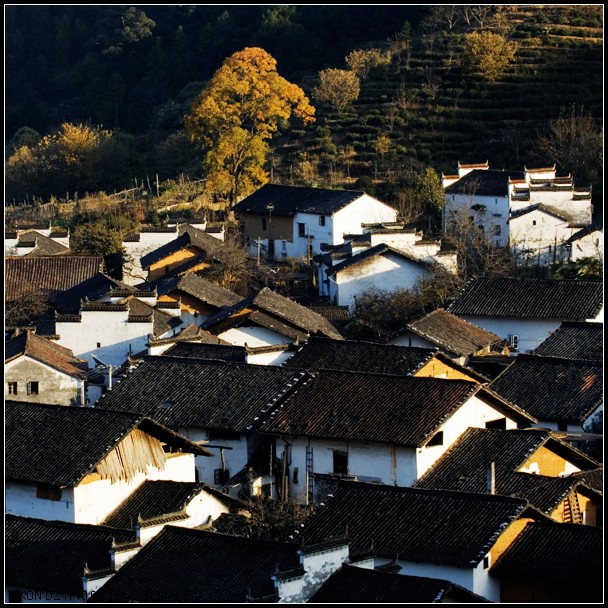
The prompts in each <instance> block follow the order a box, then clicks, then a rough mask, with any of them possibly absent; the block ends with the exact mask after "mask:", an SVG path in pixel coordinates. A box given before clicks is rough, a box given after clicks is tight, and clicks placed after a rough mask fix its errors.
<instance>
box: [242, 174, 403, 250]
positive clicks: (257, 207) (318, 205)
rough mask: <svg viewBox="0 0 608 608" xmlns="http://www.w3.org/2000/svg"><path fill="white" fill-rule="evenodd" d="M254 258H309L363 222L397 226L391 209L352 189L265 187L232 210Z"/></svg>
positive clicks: (359, 227) (358, 227)
mask: <svg viewBox="0 0 608 608" xmlns="http://www.w3.org/2000/svg"><path fill="white" fill-rule="evenodd" d="M234 211H235V213H236V214H237V216H238V218H239V221H240V222H241V225H242V226H243V230H244V234H245V237H246V238H247V239H248V243H249V245H248V250H249V252H250V255H251V256H254V257H255V256H258V255H259V256H262V257H270V258H272V259H274V258H278V259H281V258H294V257H299V258H305V257H307V258H309V259H310V258H311V257H312V256H313V255H316V254H318V253H321V251H322V248H321V245H322V244H324V245H338V244H340V243H342V242H343V241H344V235H346V234H360V233H361V232H362V225H363V224H377V223H382V222H394V221H395V220H396V218H397V211H396V209H394V208H393V207H391V206H390V205H387V204H386V203H382V202H381V201H379V200H377V199H375V198H373V197H371V196H369V195H368V194H365V193H364V192H356V191H350V190H328V189H324V188H303V187H295V186H278V185H275V184H267V185H266V186H263V187H262V188H260V189H259V190H258V191H256V192H254V193H253V194H251V195H250V196H248V197H247V198H245V199H244V200H242V201H241V202H240V203H238V204H237V205H236V206H235V207H234Z"/></svg>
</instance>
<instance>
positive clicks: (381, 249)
mask: <svg viewBox="0 0 608 608" xmlns="http://www.w3.org/2000/svg"><path fill="white" fill-rule="evenodd" d="M379 255H382V256H386V255H396V256H397V257H400V258H403V259H406V260H409V261H410V262H413V263H415V264H419V265H421V266H424V267H430V263H429V262H427V261H425V260H421V259H417V258H415V257H414V256H413V255H410V254H408V253H406V252H405V251H402V250H400V249H395V248H394V247H391V246H390V245H386V244H384V243H380V244H378V245H374V246H373V247H370V248H369V249H366V250H365V251H362V252H361V253H358V254H356V255H353V256H352V257H351V258H349V259H347V260H344V261H343V262H340V263H339V264H336V265H335V266H332V267H331V268H328V269H327V275H328V276H332V275H334V274H337V273H338V272H341V271H342V270H345V269H346V268H350V267H352V266H356V265H357V264H361V263H363V262H365V261H366V260H369V258H373V257H374V256H379Z"/></svg>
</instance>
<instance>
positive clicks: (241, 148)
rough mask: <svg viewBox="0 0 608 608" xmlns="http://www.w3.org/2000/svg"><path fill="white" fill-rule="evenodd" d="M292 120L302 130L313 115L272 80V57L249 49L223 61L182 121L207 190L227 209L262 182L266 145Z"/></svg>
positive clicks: (297, 91) (294, 91)
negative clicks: (200, 157)
mask: <svg viewBox="0 0 608 608" xmlns="http://www.w3.org/2000/svg"><path fill="white" fill-rule="evenodd" d="M292 114H294V115H295V116H297V117H298V118H300V119H302V121H303V122H304V123H305V124H307V123H311V122H313V121H314V114H315V109H314V108H313V107H312V106H311V104H310V102H309V100H308V98H307V97H306V95H304V91H302V89H301V88H300V87H298V86H297V85H295V84H292V83H290V82H289V81H287V80H285V78H283V77H282V76H280V75H279V74H278V72H277V62H276V60H275V59H274V58H273V57H272V55H270V54H269V53H267V52H266V51H265V50H263V49H260V48H255V47H254V48H246V49H243V50H242V51H239V52H237V53H234V55H232V56H230V57H228V59H226V60H225V61H224V63H223V64H222V67H221V68H220V69H219V70H217V72H215V74H214V75H213V76H212V78H211V80H210V81H209V82H208V84H207V85H206V86H205V87H204V88H203V90H202V91H201V92H200V94H199V96H198V98H197V100H196V101H195V102H194V104H193V105H192V111H191V113H190V114H189V115H188V116H186V117H185V119H184V123H185V125H186V132H187V134H188V136H189V137H190V139H191V140H192V141H194V142H196V143H199V144H201V145H202V147H203V150H204V153H205V156H204V161H203V164H204V167H205V169H206V171H207V187H208V189H209V190H210V191H212V192H214V193H218V194H220V195H223V196H226V197H227V198H228V200H229V202H230V206H232V205H234V204H235V203H237V202H238V201H239V200H240V198H242V197H243V196H246V195H248V194H250V193H251V192H253V191H254V190H255V189H256V188H258V187H260V186H263V185H264V184H265V183H266V182H268V173H267V171H266V170H265V168H264V164H265V161H266V156H267V154H268V148H269V146H268V141H269V140H270V139H271V138H272V135H273V134H274V133H275V132H276V130H277V128H278V126H279V124H280V123H284V122H286V121H288V120H289V118H290V117H291V116H292Z"/></svg>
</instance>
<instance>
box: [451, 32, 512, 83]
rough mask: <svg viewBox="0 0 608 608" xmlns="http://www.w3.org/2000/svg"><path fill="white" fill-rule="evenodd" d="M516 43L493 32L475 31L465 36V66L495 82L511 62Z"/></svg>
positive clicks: (463, 56) (463, 57)
mask: <svg viewBox="0 0 608 608" xmlns="http://www.w3.org/2000/svg"><path fill="white" fill-rule="evenodd" d="M516 50H517V47H516V45H515V44H514V43H513V42H511V41H509V40H507V39H506V38H504V37H503V36H501V35H500V34H494V33H493V32H473V33H471V34H467V35H466V36H465V41H464V50H463V54H462V64H463V66H464V67H465V68H466V69H467V70H468V71H469V72H470V73H471V74H474V75H478V76H480V77H481V78H483V79H484V80H487V81H488V82H494V81H495V80H496V79H497V78H498V77H499V76H500V75H501V74H502V73H503V72H504V70H505V68H506V67H507V66H508V65H509V63H511V61H512V60H513V58H514V57H515V52H516Z"/></svg>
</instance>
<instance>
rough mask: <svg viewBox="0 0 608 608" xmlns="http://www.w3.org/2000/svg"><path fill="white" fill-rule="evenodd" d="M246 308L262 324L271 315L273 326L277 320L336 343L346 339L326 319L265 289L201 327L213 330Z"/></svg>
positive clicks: (226, 309)
mask: <svg viewBox="0 0 608 608" xmlns="http://www.w3.org/2000/svg"><path fill="white" fill-rule="evenodd" d="M244 309H250V310H253V313H251V314H256V315H257V317H254V319H255V318H257V319H258V320H260V321H261V322H263V319H262V315H267V316H269V317H270V318H269V319H267V320H268V321H269V322H270V323H272V318H273V317H274V318H276V319H278V320H279V321H284V322H286V323H287V324H289V325H291V326H293V327H294V328H296V329H298V330H300V331H301V332H304V333H305V334H311V335H314V334H323V335H325V336H327V337H329V338H334V339H335V340H343V339H344V338H343V336H342V335H341V334H340V332H339V331H338V330H337V329H336V328H335V327H334V326H333V325H332V324H331V323H330V321H328V320H327V319H326V318H325V317H323V316H321V315H320V314H317V313H316V312H313V311H312V310H310V309H308V308H306V307H305V306H302V305H301V304H298V303H297V302H294V301H293V300H290V299H289V298H286V297H285V296H282V295H280V294H278V293H276V292H274V291H272V290H271V289H269V288H268V287H264V289H262V290H260V292H259V293H257V294H255V295H251V296H249V297H247V298H244V299H243V300H241V301H240V302H238V303H236V304H234V305H233V306H229V307H226V308H224V309H223V310H221V311H220V312H218V313H217V314H216V315H213V316H212V317H209V319H207V320H206V321H205V322H204V323H203V324H202V325H201V327H202V328H203V329H210V328H212V327H214V326H216V325H218V324H219V323H221V322H222V321H225V320H226V319H228V318H230V317H231V316H232V315H234V314H235V313H238V312H240V311H242V310H244ZM279 331H280V328H279Z"/></svg>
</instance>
